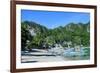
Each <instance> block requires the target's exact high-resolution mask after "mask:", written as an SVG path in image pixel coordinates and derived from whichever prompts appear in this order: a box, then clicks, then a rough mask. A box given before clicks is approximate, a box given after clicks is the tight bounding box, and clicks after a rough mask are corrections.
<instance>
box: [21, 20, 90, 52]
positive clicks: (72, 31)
mask: <svg viewBox="0 0 100 73" xmlns="http://www.w3.org/2000/svg"><path fill="white" fill-rule="evenodd" d="M31 30H33V32H32V33H33V35H32V33H30V31H31ZM27 41H28V42H27ZM89 41H90V23H89V22H88V23H86V24H83V23H78V24H75V23H70V24H66V26H63V27H62V26H59V27H57V28H54V29H48V28H46V27H45V26H43V25H40V24H37V23H35V22H29V21H24V22H22V23H21V48H22V50H25V48H27V49H32V48H38V49H46V48H49V47H53V46H54V44H61V45H62V46H63V47H65V46H68V45H67V42H71V43H72V46H74V44H76V45H83V46H89V45H90V42H89Z"/></svg>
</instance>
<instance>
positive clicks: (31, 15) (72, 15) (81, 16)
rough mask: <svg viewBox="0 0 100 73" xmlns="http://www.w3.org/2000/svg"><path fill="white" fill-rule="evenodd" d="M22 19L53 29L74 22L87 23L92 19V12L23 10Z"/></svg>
mask: <svg viewBox="0 0 100 73" xmlns="http://www.w3.org/2000/svg"><path fill="white" fill-rule="evenodd" d="M21 21H22V22H23V21H33V22H36V23H38V24H41V25H43V26H45V27H47V28H50V29H53V28H56V27H59V26H65V25H67V24H68V23H72V22H73V23H87V22H89V21H90V14H89V13H83V12H60V11H57V12H56V11H41V10H21Z"/></svg>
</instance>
